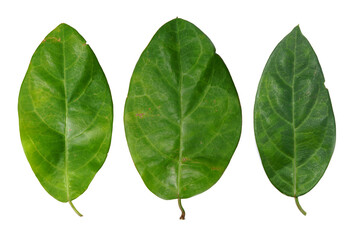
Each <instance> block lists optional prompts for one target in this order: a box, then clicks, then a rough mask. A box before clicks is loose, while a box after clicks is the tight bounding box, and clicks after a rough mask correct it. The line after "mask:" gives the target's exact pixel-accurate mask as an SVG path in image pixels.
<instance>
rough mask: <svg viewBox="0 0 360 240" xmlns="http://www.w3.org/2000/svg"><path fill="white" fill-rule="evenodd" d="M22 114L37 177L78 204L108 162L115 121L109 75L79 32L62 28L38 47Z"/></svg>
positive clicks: (25, 84) (58, 195)
mask: <svg viewBox="0 0 360 240" xmlns="http://www.w3.org/2000/svg"><path fill="white" fill-rule="evenodd" d="M18 110H19V122H20V134H21V141H22V145H23V148H24V151H25V154H26V157H27V159H28V161H29V163H30V165H31V167H32V169H33V171H34V173H35V175H36V177H37V178H38V179H39V181H40V183H41V184H42V186H43V187H44V188H45V190H46V191H47V192H48V193H49V194H50V195H52V196H53V197H54V198H56V199H57V200H59V201H61V202H70V204H71V205H72V203H71V200H73V199H75V198H77V197H78V196H80V195H81V194H82V193H83V192H84V191H85V190H86V189H87V188H88V186H89V184H90V182H91V180H92V179H93V177H94V176H95V174H96V172H97V171H98V170H99V169H100V167H101V166H102V165H103V163H104V161H105V158H106V156H107V153H108V150H109V147H110V141H111V133H112V120H113V113H112V99H111V94H110V89H109V86H108V83H107V81H106V78H105V75H104V73H103V71H102V69H101V67H100V65H99V63H98V61H97V59H96V56H95V55H94V53H93V51H92V50H91V48H90V47H89V45H87V44H86V42H85V40H84V39H83V37H82V36H81V35H80V34H79V33H78V32H77V31H76V30H75V29H73V28H71V27H70V26H68V25H66V24H61V25H59V26H58V27H57V28H55V29H54V30H53V31H52V32H51V33H50V34H49V35H48V36H47V37H46V38H45V39H44V40H43V42H42V43H41V44H40V46H39V47H38V48H37V50H36V51H35V53H34V55H33V57H32V59H31V62H30V66H29V68H28V71H27V73H26V76H25V79H24V81H23V83H22V86H21V90H20V95H19V105H18ZM72 206H73V205H72Z"/></svg>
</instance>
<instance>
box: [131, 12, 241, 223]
mask: <svg viewBox="0 0 360 240" xmlns="http://www.w3.org/2000/svg"><path fill="white" fill-rule="evenodd" d="M124 123H125V131H126V138H127V142H128V146H129V149H130V153H131V156H132V158H133V160H134V163H135V166H136V168H137V170H138V172H139V173H140V175H141V177H142V179H143V181H144V183H145V185H146V186H147V187H148V189H149V190H150V191H151V192H153V193H154V194H156V195H157V196H158V197H160V198H163V199H178V203H179V207H180V209H181V210H182V216H181V219H184V217H185V212H184V210H183V208H182V206H181V199H184V198H189V197H192V196H194V195H196V194H199V193H201V192H204V191H206V190H207V189H209V188H210V187H211V186H212V185H214V184H215V183H216V182H217V181H218V180H219V178H220V177H221V175H222V174H223V172H224V170H225V168H226V167H227V165H228V164H229V161H230V159H231V157H232V155H233V153H234V151H235V149H236V146H237V144H238V141H239V138H240V132H241V108H240V102H239V98H238V95H237V92H236V89H235V86H234V83H233V81H232V79H231V76H230V74H229V71H228V69H227V68H226V66H225V64H224V62H223V61H222V59H221V58H220V57H219V55H217V54H216V53H215V48H214V46H213V44H212V42H211V41H210V39H209V38H208V37H207V36H206V35H205V34H204V33H203V32H201V30H200V29H198V28H197V27H196V26H194V25H193V24H191V23H190V22H187V21H185V20H182V19H179V18H176V19H174V20H172V21H170V22H168V23H166V24H165V25H163V26H162V27H161V28H160V29H159V30H158V31H157V33H156V34H155V36H154V37H153V39H152V40H151V42H150V43H149V45H148V46H147V48H146V49H145V50H144V52H143V53H142V55H141V57H140V59H139V61H138V62H137V65H136V67H135V70H134V72H133V75H132V78H131V82H130V87H129V93H128V97H127V100H126V104H125V113H124Z"/></svg>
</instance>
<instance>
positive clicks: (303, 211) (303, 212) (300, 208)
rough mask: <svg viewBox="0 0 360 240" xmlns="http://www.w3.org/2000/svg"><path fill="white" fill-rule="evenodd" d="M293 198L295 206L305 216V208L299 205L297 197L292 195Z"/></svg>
mask: <svg viewBox="0 0 360 240" xmlns="http://www.w3.org/2000/svg"><path fill="white" fill-rule="evenodd" d="M294 198H295V203H296V206H297V207H298V209H299V210H300V212H301V213H302V214H304V216H306V212H305V210H304V209H303V208H302V207H301V205H300V203H299V199H298V197H294Z"/></svg>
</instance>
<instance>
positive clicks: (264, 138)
mask: <svg viewBox="0 0 360 240" xmlns="http://www.w3.org/2000/svg"><path fill="white" fill-rule="evenodd" d="M324 81H325V80H324V76H323V73H322V70H321V67H320V64H319V61H318V59H317V57H316V54H315V52H314V50H313V49H312V47H311V45H310V43H309V42H308V40H307V39H306V38H305V37H304V36H303V35H302V33H301V31H300V28H299V27H298V26H297V27H295V28H294V30H293V31H292V32H291V33H290V34H288V35H287V36H286V37H285V38H284V39H283V40H282V41H281V42H280V43H279V44H278V45H277V47H276V48H275V50H274V51H273V53H272V54H271V56H270V58H269V60H268V62H267V64H266V66H265V69H264V72H263V74H262V77H261V80H260V83H259V87H258V91H257V94H256V102H255V108H254V125H255V137H256V143H257V146H258V149H259V153H260V157H261V160H262V164H263V166H264V169H265V172H266V174H267V176H268V177H269V179H270V181H271V183H272V184H273V185H274V186H275V187H276V188H277V189H278V190H279V191H280V192H282V193H283V194H285V195H287V196H291V197H294V198H295V201H296V204H297V206H298V208H299V210H300V211H301V212H302V213H303V214H306V213H305V211H304V210H303V209H302V208H301V206H300V204H299V201H298V197H299V196H301V195H304V194H305V193H307V192H309V191H310V190H311V189H312V188H313V187H314V186H315V185H316V184H317V183H318V181H319V180H320V178H321V177H322V176H323V174H324V172H325V170H326V168H327V166H328V164H329V161H330V158H331V155H332V153H333V151H334V147H335V119H334V114H333V111H332V106H331V101H330V97H329V93H328V90H327V89H326V87H325V85H324Z"/></svg>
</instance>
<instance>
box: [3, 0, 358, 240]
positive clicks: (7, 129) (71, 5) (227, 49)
mask: <svg viewBox="0 0 360 240" xmlns="http://www.w3.org/2000/svg"><path fill="white" fill-rule="evenodd" d="M359 10H360V6H357V4H356V1H346V0H343V1H337V2H335V1H330V0H328V1H315V0H312V1H306V0H302V1H290V0H284V1H274V0H273V1H270V0H263V1H260V0H253V1H240V0H238V1H226V0H221V1H219V0H218V1H210V0H207V1H197V0H191V1H187V0H178V1H170V0H164V1H155V0H144V1H136V0H132V1H131V0H128V1H120V0H119V1H105V0H102V1H90V0H87V1H76V0H71V1H67V0H59V1H49V0H44V1H35V0H32V1H28V0H26V1H25V0H24V1H15V0H14V1H10V0H9V1H5V0H1V3H0V80H1V87H0V104H1V118H0V121H1V124H0V132H1V135H0V148H1V155H0V163H1V164H0V188H1V191H0V239H52V240H55V239H240V238H242V239H315V238H321V239H358V238H359V237H360V233H359V231H360V230H359V223H360V219H359V216H360V191H359V190H360V189H359V183H360V174H359V171H360V161H359V160H360V158H359V154H358V151H359V143H360V140H359V134H360V131H359V96H358V95H359V89H360V83H359V82H360V79H359V69H360V61H359V56H360V26H359V23H360V14H359ZM175 17H181V18H183V19H186V20H188V21H190V22H192V23H194V24H195V25H196V26H197V27H199V28H200V29H201V30H202V31H203V32H204V33H205V34H207V35H208V36H209V38H210V39H211V40H212V42H213V43H214V45H215V46H216V49H217V53H218V54H219V55H220V56H221V57H222V58H223V59H224V61H225V63H226V64H227V67H228V68H229V70H230V73H231V74H232V77H233V80H234V82H235V85H236V87H237V90H238V93H239V96H240V101H241V105H242V110H243V132H242V135H241V139H240V143H239V146H238V148H237V150H236V152H235V154H234V156H233V158H232V160H231V162H230V165H229V167H228V168H227V170H226V171H225V173H224V175H223V177H222V178H221V179H220V180H219V182H218V183H217V184H216V185H215V186H213V187H212V188H211V189H209V190H208V191H206V192H205V193H202V194H200V195H197V196H195V197H192V198H190V199H186V200H183V206H184V208H185V210H186V213H187V215H186V220H185V221H180V220H179V216H180V211H179V209H178V207H177V202H176V200H172V201H165V200H162V199H160V198H158V197H156V196H155V195H153V194H152V193H151V192H150V191H149V190H148V189H147V188H146V187H145V185H144V184H143V182H142V180H141V178H140V176H139V174H138V173H137V171H136V169H135V167H134V165H133V162H132V160H131V157H130V154H129V151H128V148H127V144H126V140H125V134H124V127H123V119H122V118H123V109H124V103H125V98H126V95H127V90H128V85H129V81H130V77H131V74H132V71H133V69H134V66H135V64H136V62H137V60H138V58H139V56H140V54H141V52H142V51H143V50H144V48H145V47H146V45H147V44H148V42H149V41H150V39H151V38H152V36H153V35H154V34H155V32H156V31H157V30H158V29H159V28H160V27H161V26H162V25H163V24H165V23H166V22H167V21H169V20H171V19H173V18H175ZM62 22H65V23H67V24H69V25H71V26H72V27H74V28H75V29H77V30H78V31H79V33H80V34H81V35H82V36H83V37H84V38H85V39H86V40H87V42H88V43H89V44H90V46H91V47H92V49H93V50H94V52H95V54H96V55H97V57H98V60H99V62H100V64H101V66H102V68H103V70H104V72H105V74H106V76H107V79H108V82H109V85H110V87H111V91H112V96H113V101H114V114H115V117H114V130H113V140H112V144H111V148H110V151H109V155H108V158H107V160H106V162H105V164H104V166H103V167H102V168H101V169H100V171H99V172H98V174H97V175H96V176H95V178H94V180H93V182H92V183H91V184H90V187H89V188H88V190H87V191H86V192H85V193H84V194H83V195H82V196H80V197H79V198H78V199H76V200H74V201H73V203H74V205H75V206H76V207H77V208H78V210H79V211H80V212H81V213H83V214H84V217H82V218H80V217H78V216H77V215H76V214H75V213H74V212H73V210H72V209H71V208H70V206H69V204H64V203H61V202H58V201H57V200H55V199H54V198H52V197H51V196H50V195H49V194H48V193H47V192H46V191H45V190H44V189H43V188H42V186H41V185H40V183H39V182H38V180H37V179H36V177H35V175H34V174H33V172H32V170H31V168H30V165H29V164H28V162H27V160H26V157H25V154H24V153H23V150H22V146H21V142H20V137H19V130H18V116H17V100H18V93H19V89H20V85H21V82H22V80H23V77H24V75H25V72H26V70H27V67H28V64H29V62H30V58H31V56H32V54H33V53H34V51H35V49H36V48H37V46H38V45H39V44H40V43H41V41H42V40H43V38H44V37H45V36H46V35H47V34H48V33H49V32H50V31H51V30H53V29H54V28H55V27H56V26H57V25H58V24H60V23H62ZM297 24H300V28H301V30H302V32H303V34H304V35H305V36H306V37H307V38H308V40H309V41H310V43H311V44H312V46H313V48H314V49H315V51H316V53H317V55H318V58H319V60H320V63H321V66H322V69H323V72H324V75H325V79H326V86H327V87H328V89H329V91H330V96H331V99H332V103H333V108H334V113H335V118H336V124H337V142H336V147H335V152H334V155H333V157H332V159H331V162H330V165H329V167H328V169H327V171H326V172H325V175H324V176H323V178H322V179H321V181H320V182H319V183H318V185H317V186H316V187H315V188H314V189H313V190H312V191H311V192H309V193H308V194H306V195H305V196H302V197H300V198H299V199H300V202H301V204H302V206H303V208H304V209H305V210H306V211H307V212H308V215H307V216H306V217H304V216H303V215H302V214H301V213H300V212H299V211H298V209H297V208H296V206H295V202H294V199H292V198H289V197H287V196H285V195H282V194H281V193H280V192H279V191H278V190H276V189H275V188H274V187H273V186H272V185H271V183H270V181H269V180H268V179H267V177H266V174H265V172H264V170H263V168H262V165H261V161H260V158H259V155H258V151H257V148H256V144H255V138H254V134H253V104H254V99H255V93H256V89H257V85H258V82H259V79H260V76H261V73H262V70H263V68H264V66H265V63H266V61H267V59H268V57H269V55H270V53H271V52H272V50H273V49H274V48H275V46H276V44H277V43H278V42H279V41H280V40H281V39H282V38H283V37H284V36H285V35H286V34H288V33H289V32H290V31H291V30H292V29H293V27H295V26H296V25H297Z"/></svg>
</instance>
